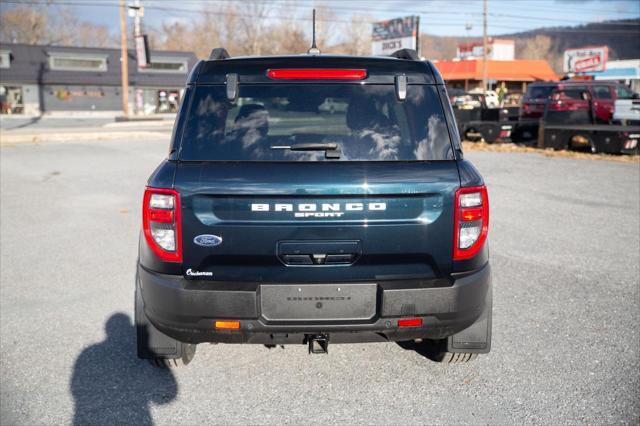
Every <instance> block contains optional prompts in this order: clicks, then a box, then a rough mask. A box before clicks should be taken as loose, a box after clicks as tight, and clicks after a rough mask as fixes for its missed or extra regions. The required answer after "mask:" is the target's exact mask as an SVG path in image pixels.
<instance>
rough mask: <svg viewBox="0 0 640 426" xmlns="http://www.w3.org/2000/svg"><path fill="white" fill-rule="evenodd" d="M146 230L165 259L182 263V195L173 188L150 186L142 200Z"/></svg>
mask: <svg viewBox="0 0 640 426" xmlns="http://www.w3.org/2000/svg"><path fill="white" fill-rule="evenodd" d="M142 229H143V230H144V236H145V239H146V240H147V244H149V247H151V250H153V252H154V253H155V254H156V255H158V257H159V258H160V259H162V260H164V261H165V262H182V228H181V223H180V194H179V193H178V192H177V191H175V190H173V189H160V188H149V187H147V189H146V190H145V191H144V198H143V202H142Z"/></svg>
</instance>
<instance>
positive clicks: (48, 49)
mask: <svg viewBox="0 0 640 426" xmlns="http://www.w3.org/2000/svg"><path fill="white" fill-rule="evenodd" d="M151 60H152V64H151V65H150V66H148V67H147V68H139V67H138V64H137V62H136V58H135V52H134V51H133V50H131V51H129V100H130V105H129V109H130V111H132V112H133V113H136V114H151V113H162V112H173V111H175V110H176V108H177V106H178V105H179V102H180V99H181V97H182V90H183V88H184V84H185V81H186V78H187V73H188V72H189V70H190V69H191V67H192V66H193V65H194V64H195V62H196V61H197V59H196V56H195V54H194V53H192V52H175V51H152V52H151ZM120 78H121V76H120V50H119V49H103V48H84V47H53V46H37V45H27V44H2V45H0V102H1V104H2V105H1V110H2V113H12V114H27V115H38V114H41V113H50V114H55V113H65V112H75V111H79V112H89V111H95V112H112V113H118V112H119V111H121V109H122V106H121V105H122V104H121V93H120V92H121V86H120Z"/></svg>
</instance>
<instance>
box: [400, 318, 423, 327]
mask: <svg viewBox="0 0 640 426" xmlns="http://www.w3.org/2000/svg"><path fill="white" fill-rule="evenodd" d="M398 327H422V318H402V319H399V320H398Z"/></svg>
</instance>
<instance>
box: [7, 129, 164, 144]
mask: <svg viewBox="0 0 640 426" xmlns="http://www.w3.org/2000/svg"><path fill="white" fill-rule="evenodd" d="M170 136H171V134H170V133H169V132H151V131H144V132H101V133H99V132H94V133H55V134H47V133H37V134H35V133H31V134H29V133H27V134H20V135H4V134H1V133H0V146H3V147H4V146H13V145H26V144H41V143H66V142H69V143H74V142H87V141H110V140H127V139H130V140H144V139H148V140H157V139H167V140H168V139H169V137H170Z"/></svg>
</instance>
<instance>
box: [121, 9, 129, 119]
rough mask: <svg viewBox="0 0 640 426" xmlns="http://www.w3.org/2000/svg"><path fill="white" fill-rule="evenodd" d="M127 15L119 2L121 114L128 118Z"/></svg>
mask: <svg viewBox="0 0 640 426" xmlns="http://www.w3.org/2000/svg"><path fill="white" fill-rule="evenodd" d="M126 21H127V13H126V8H125V4H124V0H120V69H121V81H122V88H121V91H122V113H123V114H124V116H125V117H129V52H127V22H126Z"/></svg>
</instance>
